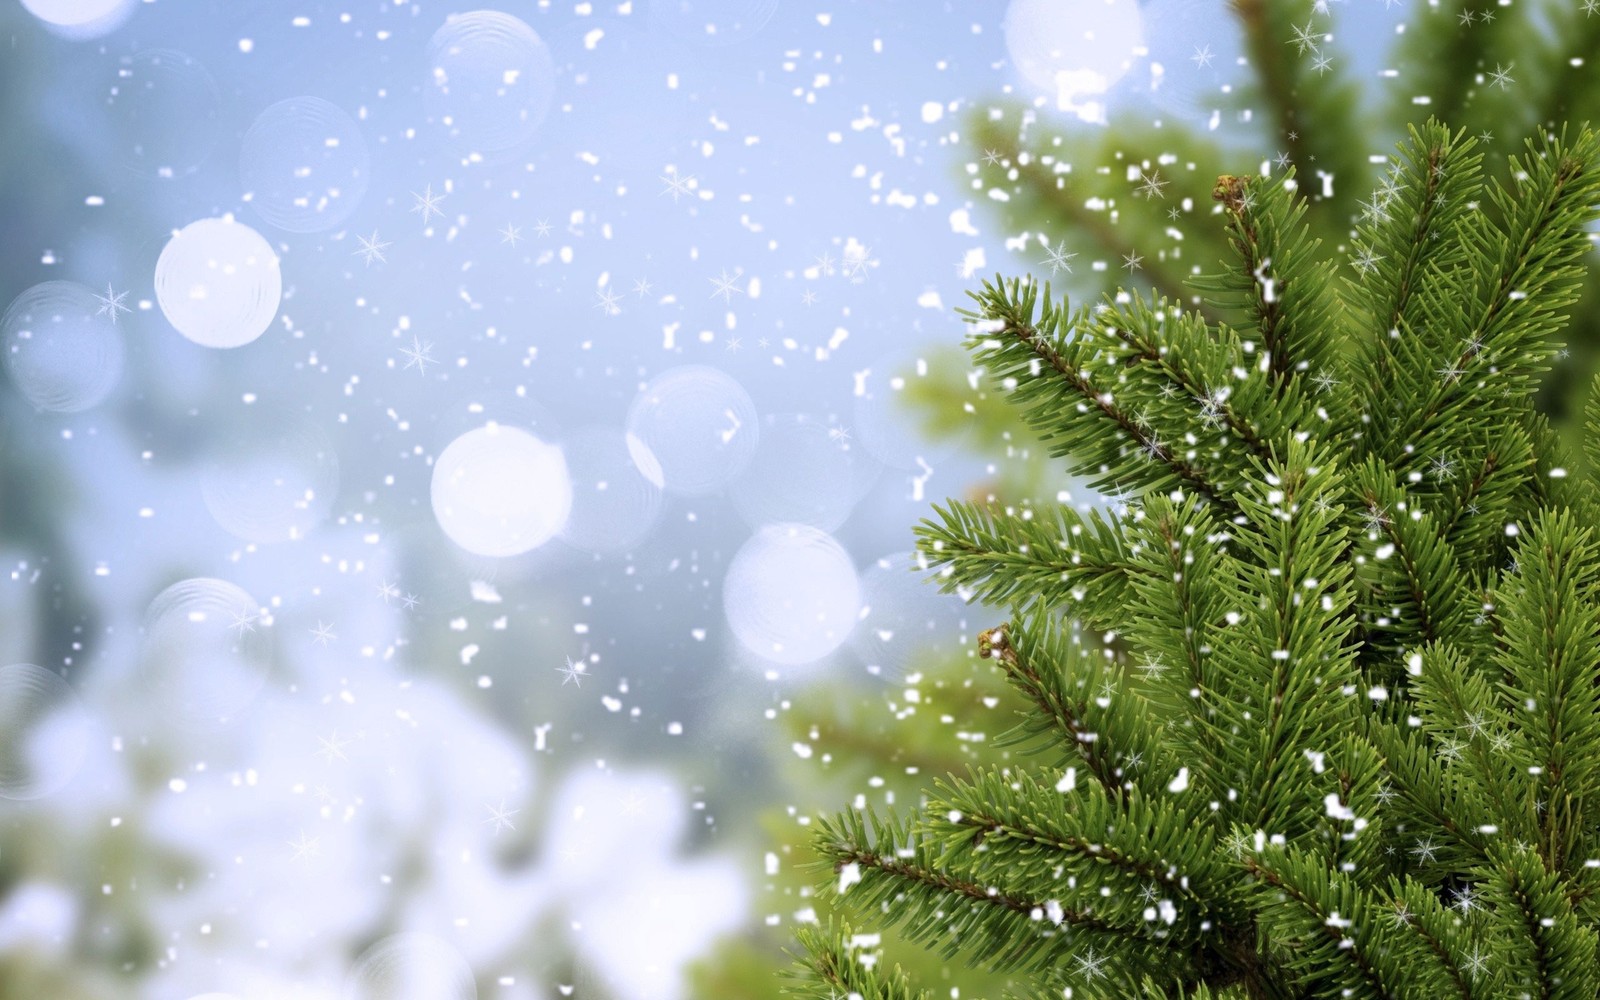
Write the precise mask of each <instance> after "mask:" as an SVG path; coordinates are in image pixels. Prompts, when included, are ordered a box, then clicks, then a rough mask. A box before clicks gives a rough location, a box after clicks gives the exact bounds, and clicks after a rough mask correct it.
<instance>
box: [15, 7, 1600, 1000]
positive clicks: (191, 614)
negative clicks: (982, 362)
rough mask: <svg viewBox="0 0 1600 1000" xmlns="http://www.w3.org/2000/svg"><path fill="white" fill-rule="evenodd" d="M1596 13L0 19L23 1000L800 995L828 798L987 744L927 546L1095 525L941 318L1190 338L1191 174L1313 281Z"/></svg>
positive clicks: (1550, 106)
mask: <svg viewBox="0 0 1600 1000" xmlns="http://www.w3.org/2000/svg"><path fill="white" fill-rule="evenodd" d="M1590 14H1592V10H1591V11H1587V12H1586V11H1584V10H1583V9H1582V8H1581V7H1579V6H1578V5H1568V4H1565V3H1557V2H1549V3H1519V4H1517V5H1515V6H1514V7H1513V6H1512V5H1509V4H1506V3H1503V2H1500V3H1496V2H1494V0H1490V2H1479V0H1435V2H1420V3H1417V4H1415V5H1413V4H1410V3H1397V2H1396V0H1385V2H1382V3H1380V2H1378V0H1333V2H1331V3H1330V2H1328V0H1284V2H1282V3H1275V2H1270V0H1261V2H1254V3H1225V2H1223V0H1148V2H1142V3H1141V2H1136V0H1071V2H1068V0H1059V2H1054V0H1011V2H1010V3H1008V4H961V3H945V4H938V3H927V2H920V0H895V2H889V0H875V2H870V3H868V2H841V3H811V2H801V0H632V2H621V3H618V2H615V0H606V2H598V3H589V2H583V3H573V2H564V3H555V2H546V0H541V2H519V3H510V4H503V5H501V6H500V7H499V8H496V9H481V8H478V7H476V6H475V5H474V4H472V3H454V2H444V0H440V2H435V0H422V2H413V0H366V2H363V3H357V4H354V5H336V4H331V3H324V2H321V0H305V2H303V3H298V4H286V3H281V2H277V0H143V2H141V0H0V137H3V139H0V307H3V308H4V312H3V314H0V349H3V350H0V360H3V364H4V369H5V373H4V374H5V378H4V379H3V380H0V997H4V998H18V1000H22V998H27V1000H33V998H72V1000H77V998H84V1000H99V998H114V997H115V998H121V997H133V998H141V1000H142V998H151V1000H154V998H163V1000H166V998H176V1000H190V998H196V997H208V998H214V1000H221V998H223V997H232V998H237V1000H253V998H263V1000H264V998H279V997H285V998H289V997H293V998H301V997H304V998H318V1000H320V998H350V1000H356V998H361V1000H368V998H370V1000H379V998H382V1000H400V998H423V997H427V998H430V1000H457V998H471V997H486V998H488V997H495V998H500V997H503V998H507V1000H535V998H537V1000H544V998H554V997H568V996H576V997H587V998H615V1000H626V998H655V997H659V998H673V1000H675V998H680V997H691V996H694V997H763V996H773V995H776V994H777V991H778V989H779V986H780V981H779V980H778V979H777V978H775V976H774V973H775V972H776V971H778V970H781V969H783V968H784V967H785V966H786V965H787V964H788V962H789V959H788V957H787V956H786V955H785V954H784V952H783V948H784V947H785V945H786V942H787V941H788V936H789V934H790V933H791V929H792V927H793V925H794V923H795V922H797V921H806V920H814V919H817V918H818V913H817V910H816V907H815V906H814V905H813V901H812V900H811V899H810V887H811V885H812V883H813V882H814V880H815V878H817V877H819V876H818V875H817V874H816V873H814V872H809V871H808V870H807V869H806V868H805V861H806V851H805V833H806V830H805V827H806V824H807V822H808V817H809V816H810V815H811V814H812V813H813V812H815V811H816V810H818V809H827V808H835V807H839V806H843V805H847V804H850V803H851V802H853V801H855V802H860V801H866V800H868V799H870V800H872V801H873V802H875V803H884V802H887V803H890V804H892V803H893V802H894V801H895V797H896V796H897V795H898V796H900V797H901V801H902V802H907V801H909V802H915V801H916V796H917V795H918V794H919V793H920V790H921V789H922V788H924V787H926V784H927V781H928V780H929V779H930V778H931V777H932V776H934V775H937V774H942V773H945V772H946V771H950V770H954V769H959V768H961V767H963V766H964V764H965V763H966V762H969V761H977V760H993V759H997V758H1003V757H1004V756H1005V751H1004V750H1003V749H1002V748H997V747H994V746H993V745H992V744H993V738H994V737H995V736H996V735H998V734H999V733H1000V732H1001V731H1003V730H1004V729H1006V728H1007V727H1008V726H1009V725H1010V718H1011V716H1010V713H1011V711H1012V710H1013V709H1015V708H1017V707H1018V706H1017V705H1016V704H1015V703H1014V702H1013V701H1012V700H1011V698H1012V696H1011V695H1010V694H1009V693H1008V692H1006V691H1005V690H1003V689H1002V688H1001V686H1000V685H999V684H998V682H997V681H996V679H995V678H994V677H993V676H991V675H990V674H989V673H988V671H987V669H986V668H984V667H983V666H982V665H980V664H978V663H977V662H976V661H975V660H974V659H973V658H972V657H971V655H970V650H971V645H972V641H971V640H972V639H973V637H974V636H975V634H976V632H977V630H979V629H981V628H985V627H989V626H991V625H994V624H996V623H997V622H998V616H999V615H1000V614H1001V612H999V611H995V610H988V609H983V608H979V607H968V606H966V605H965V604H964V603H963V601H962V600H961V595H959V594H941V593H940V592H939V589H938V587H937V586H935V585H933V584H931V583H928V582H925V581H924V580H923V577H924V576H925V575H926V574H925V573H923V572H921V571H920V569H919V566H918V562H917V559H916V558H915V557H914V556H913V555H912V554H911V551H910V550H911V549H912V535H911V527H912V525H914V524H915V523H916V522H917V520H918V519H919V518H921V517H922V516H924V515H925V514H926V513H927V511H928V505H929V504H931V503H933V502H936V501H938V500H940V499H942V498H944V497H946V496H952V495H964V496H977V497H983V496H989V497H992V498H994V499H995V500H996V501H997V502H1004V503H1012V504H1028V503H1056V502H1066V503H1074V504H1107V503H1112V504H1114V503H1115V501H1116V500H1117V498H1115V497H1113V498H1110V499H1109V500H1108V499H1107V498H1102V497H1099V496H1097V495H1096V494H1094V493H1093V492H1092V491H1089V490H1088V489H1086V488H1085V487H1084V486H1083V485H1082V484H1081V483H1077V482H1073V481H1071V480H1069V479H1067V478H1066V477H1064V476H1062V475H1060V474H1059V472H1058V471H1056V469H1055V468H1054V465H1053V463H1052V462H1051V461H1050V460H1049V458H1048V456H1045V455H1044V454H1042V453H1041V452H1040V450H1039V449H1038V447H1037V446H1036V444H1035V442H1033V441H1032V439H1031V438H1029V437H1028V435H1027V434H1026V432H1025V431H1023V430H1022V429H1021V428H1020V427H1016V426H1013V425H1012V423H1011V422H1010V420H1009V414H1007V413H1005V412H1004V409H1003V406H1002V405H1001V403H1000V402H998V401H997V399H996V398H995V397H994V396H992V395H991V394H989V393H988V392H986V391H985V390H986V388H987V387H986V386H985V385H984V384H983V383H982V381H981V380H980V379H979V378H978V377H977V375H976V374H975V373H972V372H969V371H968V370H967V366H966V365H965V363H964V361H963V358H962V355H961V351H960V348H959V345H960V342H961V338H962V336H963V334H964V332H965V328H964V324H963V323H962V321H961V318H960V316H959V315H957V313H956V312H955V308H956V307H958V306H960V305H961V304H962V302H963V301H964V294H963V293H964V291H965V290H966V289H968V288H971V287H973V286H974V285H975V284H976V282H977V281H979V280H980V279H981V278H983V277H986V276H989V275H991V274H993V273H994V272H995V271H1001V272H1004V273H1006V274H1008V275H1009V274H1019V273H1033V274H1035V275H1036V276H1039V277H1040V278H1048V279H1050V280H1052V282H1053V283H1054V285H1055V287H1056V288H1057V289H1061V288H1063V287H1064V288H1065V289H1066V290H1067V291H1068V292H1069V293H1070V294H1072V295H1073V296H1074V297H1075V298H1079V297H1094V296H1097V295H1099V294H1101V293H1103V292H1107V291H1112V290H1115V289H1116V288H1117V287H1129V288H1134V287H1137V288H1140V289H1144V290H1147V291H1153V292H1156V293H1161V294H1167V295H1172V296H1174V297H1179V298H1183V299H1185V300H1188V299H1189V293H1187V292H1186V291H1185V289H1184V286H1183V279H1184V278H1185V277H1186V276H1188V275H1189V274H1191V273H1193V272H1194V271H1195V270H1197V269H1198V270H1206V269H1210V268H1211V267H1213V266H1214V263H1215V261H1216V260H1217V259H1218V257H1219V255H1220V254H1221V252H1222V246H1221V242H1220V238H1219V237H1220V226H1218V225H1216V224H1215V222H1214V221H1213V220H1212V219H1211V218H1210V217H1211V214H1212V208H1213V206H1212V202H1211V201H1210V199H1209V192H1210V189H1211V186H1212V184H1213V182H1214V181H1215V178H1216V175H1217V174H1218V173H1220V172H1236V173H1244V172H1252V171H1254V172H1272V171H1276V170H1284V169H1289V168H1290V167H1293V168H1294V169H1296V170H1297V171H1298V174H1299V176H1300V178H1301V179H1302V180H1301V183H1302V190H1303V191H1305V193H1306V194H1307V196H1308V197H1309V198H1310V199H1311V202H1310V208H1309V214H1308V222H1309V223H1310V224H1312V225H1313V226H1314V227H1316V230H1317V232H1318V234H1319V235H1321V236H1323V238H1324V240H1325V243H1326V244H1327V246H1328V249H1329V250H1330V251H1332V250H1334V249H1337V248H1340V246H1341V240H1343V239H1344V238H1345V237H1346V236H1347V234H1348V232H1349V229H1350V225H1351V221H1352V220H1353V219H1354V218H1355V217H1357V215H1358V214H1359V213H1360V212H1361V211H1363V210H1366V211H1372V210H1375V209H1374V208H1373V207H1372V206H1374V205H1377V204H1378V200H1377V199H1376V198H1373V199H1372V201H1370V202H1362V201H1361V199H1363V198H1367V197H1369V196H1370V195H1371V192H1372V189H1373V187H1374V185H1376V184H1377V183H1378V181H1379V179H1380V177H1381V173H1382V169H1383V162H1384V159H1385V157H1386V155H1387V154H1388V153H1389V152H1390V151H1391V150H1392V148H1393V144H1394V142H1395V141H1396V140H1398V139H1399V138H1400V137H1401V136H1402V135H1403V134H1404V126H1405V124H1406V123H1407V122H1410V121H1419V120H1421V119H1420V118H1419V116H1422V115H1426V114H1428V113H1430V112H1434V111H1437V112H1438V113H1441V114H1445V115H1446V116H1447V117H1446V120H1447V121H1449V122H1450V123H1452V124H1455V125H1461V126H1464V127H1467V128H1468V129H1469V131H1470V132H1473V133H1478V132H1479V131H1480V129H1481V130H1482V135H1483V138H1482V139H1481V142H1482V143H1483V148H1484V150H1485V152H1486V155H1487V156H1488V157H1489V161H1490V162H1489V171H1490V173H1491V174H1493V175H1496V176H1498V173H1497V172H1498V171H1500V170H1501V169H1502V165H1503V163H1504V154H1505V153H1506V152H1508V151H1514V150H1518V149H1520V148H1521V139H1522V137H1523V135H1525V134H1526V133H1527V131H1528V130H1529V129H1531V128H1533V127H1536V126H1537V125H1538V124H1539V123H1541V122H1547V121H1557V120H1562V119H1565V118H1568V117H1571V118H1580V117H1587V116H1588V114H1589V113H1590V111H1591V109H1592V108H1593V107H1594V106H1595V104H1596V101H1597V100H1600V97H1597V95H1596V89H1597V86H1596V81H1595V79H1594V77H1593V70H1592V68H1590V67H1589V66H1588V64H1586V63H1584V62H1583V59H1582V55H1583V54H1584V53H1587V52H1590V51H1594V50H1596V49H1597V48H1600V17H1594V16H1590ZM1463 15H1467V16H1466V17H1463ZM1442 52H1448V53H1449V55H1448V57H1441V55H1440V53H1442ZM1573 53H1575V54H1576V56H1574V55H1573ZM1574 58H1576V59H1577V62H1576V64H1574V62H1573V59H1574ZM1497 73H1498V76H1497V75H1496V74H1497ZM1419 96H1422V97H1427V98H1428V99H1427V100H1424V101H1418V100H1417V98H1418V97H1419ZM1591 284H1593V283H1591ZM1593 299H1594V289H1593V288H1591V289H1590V291H1589V295H1588V298H1587V299H1586V305H1587V304H1591V303H1592V302H1593ZM1580 313H1581V314H1582V315H1583V316H1584V317H1586V318H1585V319H1583V320H1581V321H1580V323H1579V324H1578V326H1577V327H1576V328H1575V329H1574V331H1573V336H1572V338H1571V346H1572V353H1571V355H1570V357H1569V358H1568V359H1567V361H1566V364H1567V367H1566V368H1564V369H1563V370H1561V371H1559V372H1557V373H1556V375H1555V377H1554V378H1553V379H1552V385H1553V386H1554V388H1552V390H1551V392H1550V393H1549V394H1548V396H1549V398H1548V400H1547V402H1548V406H1547V409H1548V410H1549V411H1550V412H1551V414H1552V415H1553V416H1554V417H1555V418H1556V419H1557V421H1558V423H1560V424H1561V426H1563V427H1567V428H1569V429H1570V428H1571V427H1572V426H1573V425H1572V422H1571V421H1568V420H1566V413H1567V410H1568V407H1567V403H1566V399H1567V395H1566V393H1565V391H1564V389H1563V387H1564V386H1566V385H1569V384H1570V385H1576V384H1580V383H1581V381H1582V379H1583V377H1584V376H1585V375H1586V373H1587V372H1589V371H1591V370H1592V369H1593V367H1594V364H1593V361H1592V354H1593V352H1592V344H1593V342H1594V340H1595V339H1596V338H1595V336H1594V333H1593V329H1592V327H1593V325H1594V324H1595V323H1596V322H1597V321H1596V320H1595V319H1594V315H1595V310H1593V309H1590V308H1583V309H1580ZM1563 421H1565V422H1563ZM1569 433H1571V432H1570V430H1569ZM896 958H897V960H902V961H905V962H907V963H919V962H920V963H922V964H923V965H924V967H925V970H926V974H930V975H932V976H933V977H934V978H932V979H929V980H926V981H930V982H945V983H948V984H949V985H950V989H951V993H950V995H951V996H953V997H954V996H960V995H969V996H970V995H973V994H974V991H979V992H981V991H982V990H985V989H987V988H989V987H991V986H993V985H994V984H993V983H991V982H989V981H987V980H985V979H983V978H982V977H981V976H979V975H977V974H975V973H973V972H971V970H969V969H966V968H963V967H961V966H960V965H955V966H951V965H950V964H948V963H946V962H945V961H944V960H942V959H941V958H939V957H938V956H914V955H911V954H909V953H908V954H906V955H897V956H896ZM963 990H965V991H966V992H965V993H963V992H962V991H963Z"/></svg>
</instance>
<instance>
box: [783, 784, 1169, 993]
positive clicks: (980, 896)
mask: <svg viewBox="0 0 1600 1000" xmlns="http://www.w3.org/2000/svg"><path fill="white" fill-rule="evenodd" d="M868 820H870V823H871V827H872V828H871V830H870V831H869V829H868ZM813 846H814V847H815V849H816V851H817V853H818V855H819V856H820V857H821V858H822V859H823V860H822V864H823V865H825V867H826V869H827V870H828V873H829V875H838V874H849V873H853V874H854V875H858V876H859V882H857V883H856V884H853V885H851V884H848V880H845V879H841V880H840V881H841V884H844V885H846V888H844V889H843V890H841V891H842V892H843V893H844V897H845V899H846V901H848V902H850V903H851V904H852V905H853V906H854V907H856V908H857V909H858V910H861V911H870V910H873V909H877V908H879V907H881V906H882V905H883V904H885V903H887V902H889V901H890V900H893V901H895V906H894V907H892V908H885V910H884V912H885V915H886V916H887V918H888V919H889V920H890V921H891V922H895V923H900V924H902V925H903V926H904V928H905V931H906V934H907V935H908V936H909V937H911V938H912V939H914V940H919V941H924V942H926V943H929V944H937V945H938V946H939V947H940V948H941V950H942V951H943V952H944V954H946V955H947V956H951V955H954V954H955V953H956V952H957V951H958V950H962V949H967V950H970V951H971V952H973V953H974V954H976V955H981V956H983V957H982V961H983V963H984V965H985V966H987V967H989V968H993V969H995V970H997V971H1002V972H1003V971H1009V970H1014V969H1016V970H1023V971H1025V972H1030V973H1033V972H1039V971H1042V970H1045V969H1047V968H1049V967H1050V966H1051V964H1052V963H1053V962H1054V961H1055V957H1056V955H1057V953H1058V952H1059V951H1060V950H1061V949H1062V948H1063V946H1064V945H1065V944H1066V941H1067V939H1066V937H1064V935H1063V932H1062V930H1058V928H1070V929H1072V930H1073V931H1076V932H1080V933H1084V934H1091V935H1095V936H1099V937H1103V938H1104V939H1105V940H1106V941H1107V942H1108V944H1111V943H1115V942H1120V943H1121V946H1122V949H1123V957H1124V958H1125V959H1127V960H1128V961H1129V962H1130V963H1134V964H1141V963H1140V962H1139V960H1138V958H1137V957H1136V956H1139V955H1147V954H1148V953H1152V951H1151V950H1152V949H1153V950H1154V951H1153V953H1160V954H1166V953H1167V949H1166V948H1165V946H1164V945H1163V944H1162V943H1160V942H1159V941H1158V940H1156V939H1154V937H1153V935H1152V932H1151V929H1150V928H1149V927H1148V925H1146V924H1145V923H1144V922H1143V921H1139V922H1138V923H1137V924H1133V925H1127V924H1118V923H1113V922H1109V921H1107V920H1105V919H1103V918H1102V917H1101V916H1100V914H1099V913H1098V912H1097V911H1095V910H1091V909H1089V908H1087V907H1082V908H1080V907H1073V906H1067V905H1064V904H1061V903H1059V902H1058V901H1057V900H1054V899H1050V898H1047V897H1046V896H1045V895H1044V894H1040V895H1038V896H1033V895H1030V894H1027V893H1023V892H1018V891H1011V890H1005V889H1002V888H1001V887H999V886H995V885H991V884H985V883H984V882H982V881H980V880H979V879H978V878H977V877H974V876H973V873H970V872H968V871H964V870H962V869H963V868H966V867H970V859H962V861H963V864H962V865H959V866H956V867H955V868H953V869H942V868H940V867H939V866H938V865H937V863H936V861H935V858H934V856H933V853H932V847H931V844H930V842H929V841H927V840H925V839H924V838H922V837H920V836H918V835H917V832H916V830H915V828H914V827H912V826H910V825H901V824H895V823H888V824H886V823H884V822H883V821H882V820H880V819H879V818H878V817H877V816H876V815H873V814H870V813H868V814H865V816H864V815H863V814H862V813H859V812H857V811H856V810H853V809H852V810H848V811H846V812H845V813H842V814H840V815H839V816H838V817H837V818H836V819H835V820H828V819H826V818H823V819H820V820H819V821H818V823H817V829H816V833H815V835H814V839H813ZM833 881H834V879H833V878H829V880H828V883H826V884H829V885H831V884H832V882H833ZM1058 913H1059V919H1057V915H1058ZM1046 915H1048V916H1049V918H1050V919H1049V920H1048V921H1047V920H1045V919H1044V918H1045V916H1046ZM1140 939H1144V943H1142V944H1141V943H1140ZM1151 964H1153V965H1156V966H1157V967H1159V964H1158V963H1151Z"/></svg>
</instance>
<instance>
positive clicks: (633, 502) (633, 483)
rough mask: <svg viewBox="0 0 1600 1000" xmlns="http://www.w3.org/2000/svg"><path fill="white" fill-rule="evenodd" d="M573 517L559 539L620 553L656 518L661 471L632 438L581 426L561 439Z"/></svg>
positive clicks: (642, 536) (606, 429) (641, 537)
mask: <svg viewBox="0 0 1600 1000" xmlns="http://www.w3.org/2000/svg"><path fill="white" fill-rule="evenodd" d="M565 452H566V458H567V468H568V469H569V470H570V472H571V475H572V514H571V516H570V517H568V518H567V523H566V525H565V526H564V527H563V528H562V529H561V540H562V541H564V542H566V543H567V544H568V545H571V546H573V547H574V548H578V549H582V550H584V551H585V552H594V553H610V552H624V551H627V550H628V549H630V548H632V547H633V546H635V545H637V544H638V543H639V542H641V541H643V540H644V539H645V537H646V536H647V535H649V534H650V531H651V529H652V528H654V527H655V523H656V519H657V518H658V517H659V516H660V514H661V472H660V467H659V466H658V465H657V463H656V461H655V456H654V455H651V454H650V450H649V449H648V448H646V447H645V446H644V445H643V444H641V443H640V442H639V441H638V439H637V438H632V437H629V436H628V435H626V434H624V433H623V432H622V431H620V430H615V429H613V428H610V427H585V428H583V429H581V430H579V431H578V432H577V433H575V434H573V435H572V436H571V437H569V438H567V439H566V441H565Z"/></svg>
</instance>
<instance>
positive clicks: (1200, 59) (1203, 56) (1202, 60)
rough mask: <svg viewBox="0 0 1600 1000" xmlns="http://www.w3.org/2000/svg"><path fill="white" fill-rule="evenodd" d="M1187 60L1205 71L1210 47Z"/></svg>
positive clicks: (1196, 52) (1198, 50)
mask: <svg viewBox="0 0 1600 1000" xmlns="http://www.w3.org/2000/svg"><path fill="white" fill-rule="evenodd" d="M1595 2H1596V3H1600V0H1595ZM1189 59H1190V60H1191V61H1192V62H1193V63H1194V68H1195V69H1205V68H1206V67H1207V66H1210V65H1211V46H1209V45H1207V46H1205V47H1203V48H1202V47H1200V46H1196V47H1195V50H1194V55H1192V56H1190V57H1189Z"/></svg>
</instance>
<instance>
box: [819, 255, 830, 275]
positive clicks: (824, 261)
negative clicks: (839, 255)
mask: <svg viewBox="0 0 1600 1000" xmlns="http://www.w3.org/2000/svg"><path fill="white" fill-rule="evenodd" d="M816 261H817V269H818V270H820V271H821V272H822V273H823V274H832V273H833V254H831V253H825V254H823V255H822V256H821V257H818V258H816Z"/></svg>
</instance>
